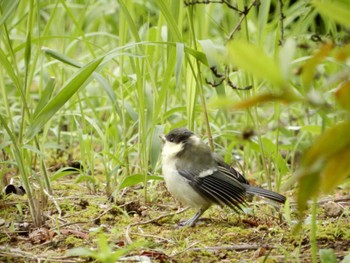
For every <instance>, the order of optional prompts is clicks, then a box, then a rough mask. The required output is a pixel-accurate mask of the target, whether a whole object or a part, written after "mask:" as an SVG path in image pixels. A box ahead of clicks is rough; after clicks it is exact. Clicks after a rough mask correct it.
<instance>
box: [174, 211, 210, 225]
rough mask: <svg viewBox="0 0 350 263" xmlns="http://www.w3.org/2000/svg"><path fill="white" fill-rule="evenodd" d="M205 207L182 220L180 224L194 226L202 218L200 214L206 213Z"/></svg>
mask: <svg viewBox="0 0 350 263" xmlns="http://www.w3.org/2000/svg"><path fill="white" fill-rule="evenodd" d="M204 211H205V210H204V209H202V208H201V209H199V210H198V212H197V213H196V214H195V215H194V216H193V217H192V218H190V219H188V220H186V221H183V222H180V223H179V226H181V227H182V226H194V225H195V224H196V222H197V220H198V219H199V218H200V216H201V215H202V214H203V213H204Z"/></svg>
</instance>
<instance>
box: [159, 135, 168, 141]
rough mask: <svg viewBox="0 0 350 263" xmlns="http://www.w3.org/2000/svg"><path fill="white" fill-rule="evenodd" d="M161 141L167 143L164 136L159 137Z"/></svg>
mask: <svg viewBox="0 0 350 263" xmlns="http://www.w3.org/2000/svg"><path fill="white" fill-rule="evenodd" d="M159 137H160V139H161V140H162V141H163V142H164V143H165V141H166V139H165V135H164V134H162V135H159Z"/></svg>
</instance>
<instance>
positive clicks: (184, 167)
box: [161, 128, 286, 226]
mask: <svg viewBox="0 0 350 263" xmlns="http://www.w3.org/2000/svg"><path fill="white" fill-rule="evenodd" d="M161 139H162V140H163V142H164V145H163V149H162V154H161V158H162V173H163V176H164V180H165V183H166V187H167V189H168V190H169V192H170V193H171V194H172V195H173V196H174V197H175V198H176V199H178V200H179V201H180V202H181V203H182V204H185V205H188V206H190V207H192V208H195V209H197V210H198V212H197V213H196V214H195V215H194V216H193V217H192V218H190V219H189V220H187V221H185V222H181V223H180V225H181V226H186V225H187V226H194V225H195V224H196V222H197V220H198V219H199V218H200V216H201V215H202V214H203V213H204V212H205V211H206V210H207V209H208V208H209V207H210V206H211V205H212V204H218V205H220V206H225V205H227V206H228V207H230V208H231V209H233V210H234V211H235V212H239V211H241V210H242V206H245V205H246V202H245V199H246V198H247V196H249V195H251V194H252V195H257V196H260V197H265V198H268V199H271V200H274V201H277V202H279V203H284V202H285V201H286V198H285V196H283V195H280V194H278V193H275V192H272V191H269V190H266V189H263V188H260V187H254V186H251V185H249V182H248V181H247V179H246V178H245V177H244V176H243V175H242V174H240V173H239V172H237V171H236V170H235V169H234V168H233V167H231V166H230V165H228V164H227V163H225V162H224V160H223V159H222V158H221V157H220V156H219V155H217V154H216V153H214V152H212V151H211V149H210V148H209V146H208V145H207V144H205V143H204V142H203V141H202V140H201V139H200V138H199V137H198V136H196V135H195V134H194V133H193V132H192V131H190V130H188V129H186V128H177V129H174V130H172V131H171V132H169V133H168V134H166V135H162V136H161Z"/></svg>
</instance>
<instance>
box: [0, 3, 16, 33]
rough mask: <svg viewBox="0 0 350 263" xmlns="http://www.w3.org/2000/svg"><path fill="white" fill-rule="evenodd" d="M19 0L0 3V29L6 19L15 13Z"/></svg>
mask: <svg viewBox="0 0 350 263" xmlns="http://www.w3.org/2000/svg"><path fill="white" fill-rule="evenodd" d="M18 3H19V0H12V1H1V18H0V27H1V26H2V24H3V23H5V22H6V20H7V18H8V17H9V16H10V15H11V14H12V13H13V12H14V11H15V9H16V8H17V6H18Z"/></svg>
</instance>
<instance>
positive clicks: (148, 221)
mask: <svg viewBox="0 0 350 263" xmlns="http://www.w3.org/2000/svg"><path fill="white" fill-rule="evenodd" d="M188 209H189V207H187V208H184V209H182V210H180V211H176V212H174V213H170V214H166V215H161V216H158V217H156V218H153V219H150V220H147V221H142V222H137V223H132V224H129V225H128V226H127V227H126V231H125V239H126V242H127V243H128V244H132V239H131V238H130V229H131V227H133V226H139V225H146V224H149V223H153V222H157V221H158V220H160V219H162V218H164V217H169V216H174V215H177V214H181V213H183V212H185V211H186V210H188Z"/></svg>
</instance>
